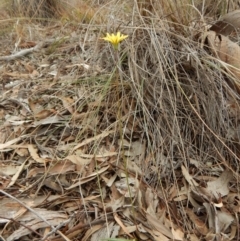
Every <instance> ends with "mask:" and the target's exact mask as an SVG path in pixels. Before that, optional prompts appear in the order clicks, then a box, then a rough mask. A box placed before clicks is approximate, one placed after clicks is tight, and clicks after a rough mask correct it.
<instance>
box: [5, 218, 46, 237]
mask: <svg viewBox="0 0 240 241" xmlns="http://www.w3.org/2000/svg"><path fill="white" fill-rule="evenodd" d="M0 218H2V219H6V220H9V221H12V222H14V223H17V224H19V225H20V226H23V227H24V228H26V229H28V230H30V231H31V232H33V233H35V234H37V235H38V236H40V237H42V235H41V234H40V233H38V232H37V231H35V230H33V229H32V228H30V227H28V226H26V225H25V224H23V223H20V222H19V221H17V220H15V219H13V218H6V217H2V216H0Z"/></svg>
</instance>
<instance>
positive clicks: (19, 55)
mask: <svg viewBox="0 0 240 241" xmlns="http://www.w3.org/2000/svg"><path fill="white" fill-rule="evenodd" d="M42 46H43V43H40V44H37V45H36V46H34V47H32V48H29V49H23V50H21V51H19V52H17V53H15V54H11V55H7V56H1V57H0V61H4V60H5V61H11V60H14V59H16V58H20V57H22V56H24V55H27V54H30V53H32V52H34V51H36V50H38V49H39V48H41V47H42Z"/></svg>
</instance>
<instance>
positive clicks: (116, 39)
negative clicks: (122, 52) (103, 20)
mask: <svg viewBox="0 0 240 241" xmlns="http://www.w3.org/2000/svg"><path fill="white" fill-rule="evenodd" d="M127 37H128V35H124V34H121V33H120V32H117V34H113V33H112V34H109V33H107V36H106V37H104V38H102V39H104V40H105V41H108V42H110V43H111V44H112V45H113V47H114V48H115V49H118V45H119V43H120V42H121V41H123V40H124V39H125V38H127Z"/></svg>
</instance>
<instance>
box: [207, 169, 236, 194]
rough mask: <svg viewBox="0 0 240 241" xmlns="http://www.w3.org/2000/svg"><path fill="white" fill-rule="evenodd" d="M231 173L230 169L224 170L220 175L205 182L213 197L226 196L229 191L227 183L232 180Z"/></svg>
mask: <svg viewBox="0 0 240 241" xmlns="http://www.w3.org/2000/svg"><path fill="white" fill-rule="evenodd" d="M232 178H233V175H232V173H231V172H230V171H224V172H223V173H222V174H221V176H220V177H219V178H218V179H216V180H214V181H210V182H208V183H207V190H208V192H210V193H212V194H213V195H214V197H215V198H218V197H219V195H221V197H223V196H226V195H227V194H228V193H229V188H228V184H229V182H230V181H231V180H232Z"/></svg>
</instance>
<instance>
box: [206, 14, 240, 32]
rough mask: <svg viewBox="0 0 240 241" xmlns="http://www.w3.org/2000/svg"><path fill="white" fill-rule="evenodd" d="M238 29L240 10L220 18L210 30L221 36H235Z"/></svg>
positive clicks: (239, 25)
mask: <svg viewBox="0 0 240 241" xmlns="http://www.w3.org/2000/svg"><path fill="white" fill-rule="evenodd" d="M239 28H240V10H235V11H232V12H230V13H227V14H226V15H224V16H222V17H221V18H220V19H219V20H218V21H217V22H216V23H215V24H214V25H213V26H212V27H211V28H210V30H212V31H215V32H216V33H218V34H222V35H225V36H227V35H231V34H233V33H234V34H237V32H238V31H239Z"/></svg>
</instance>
